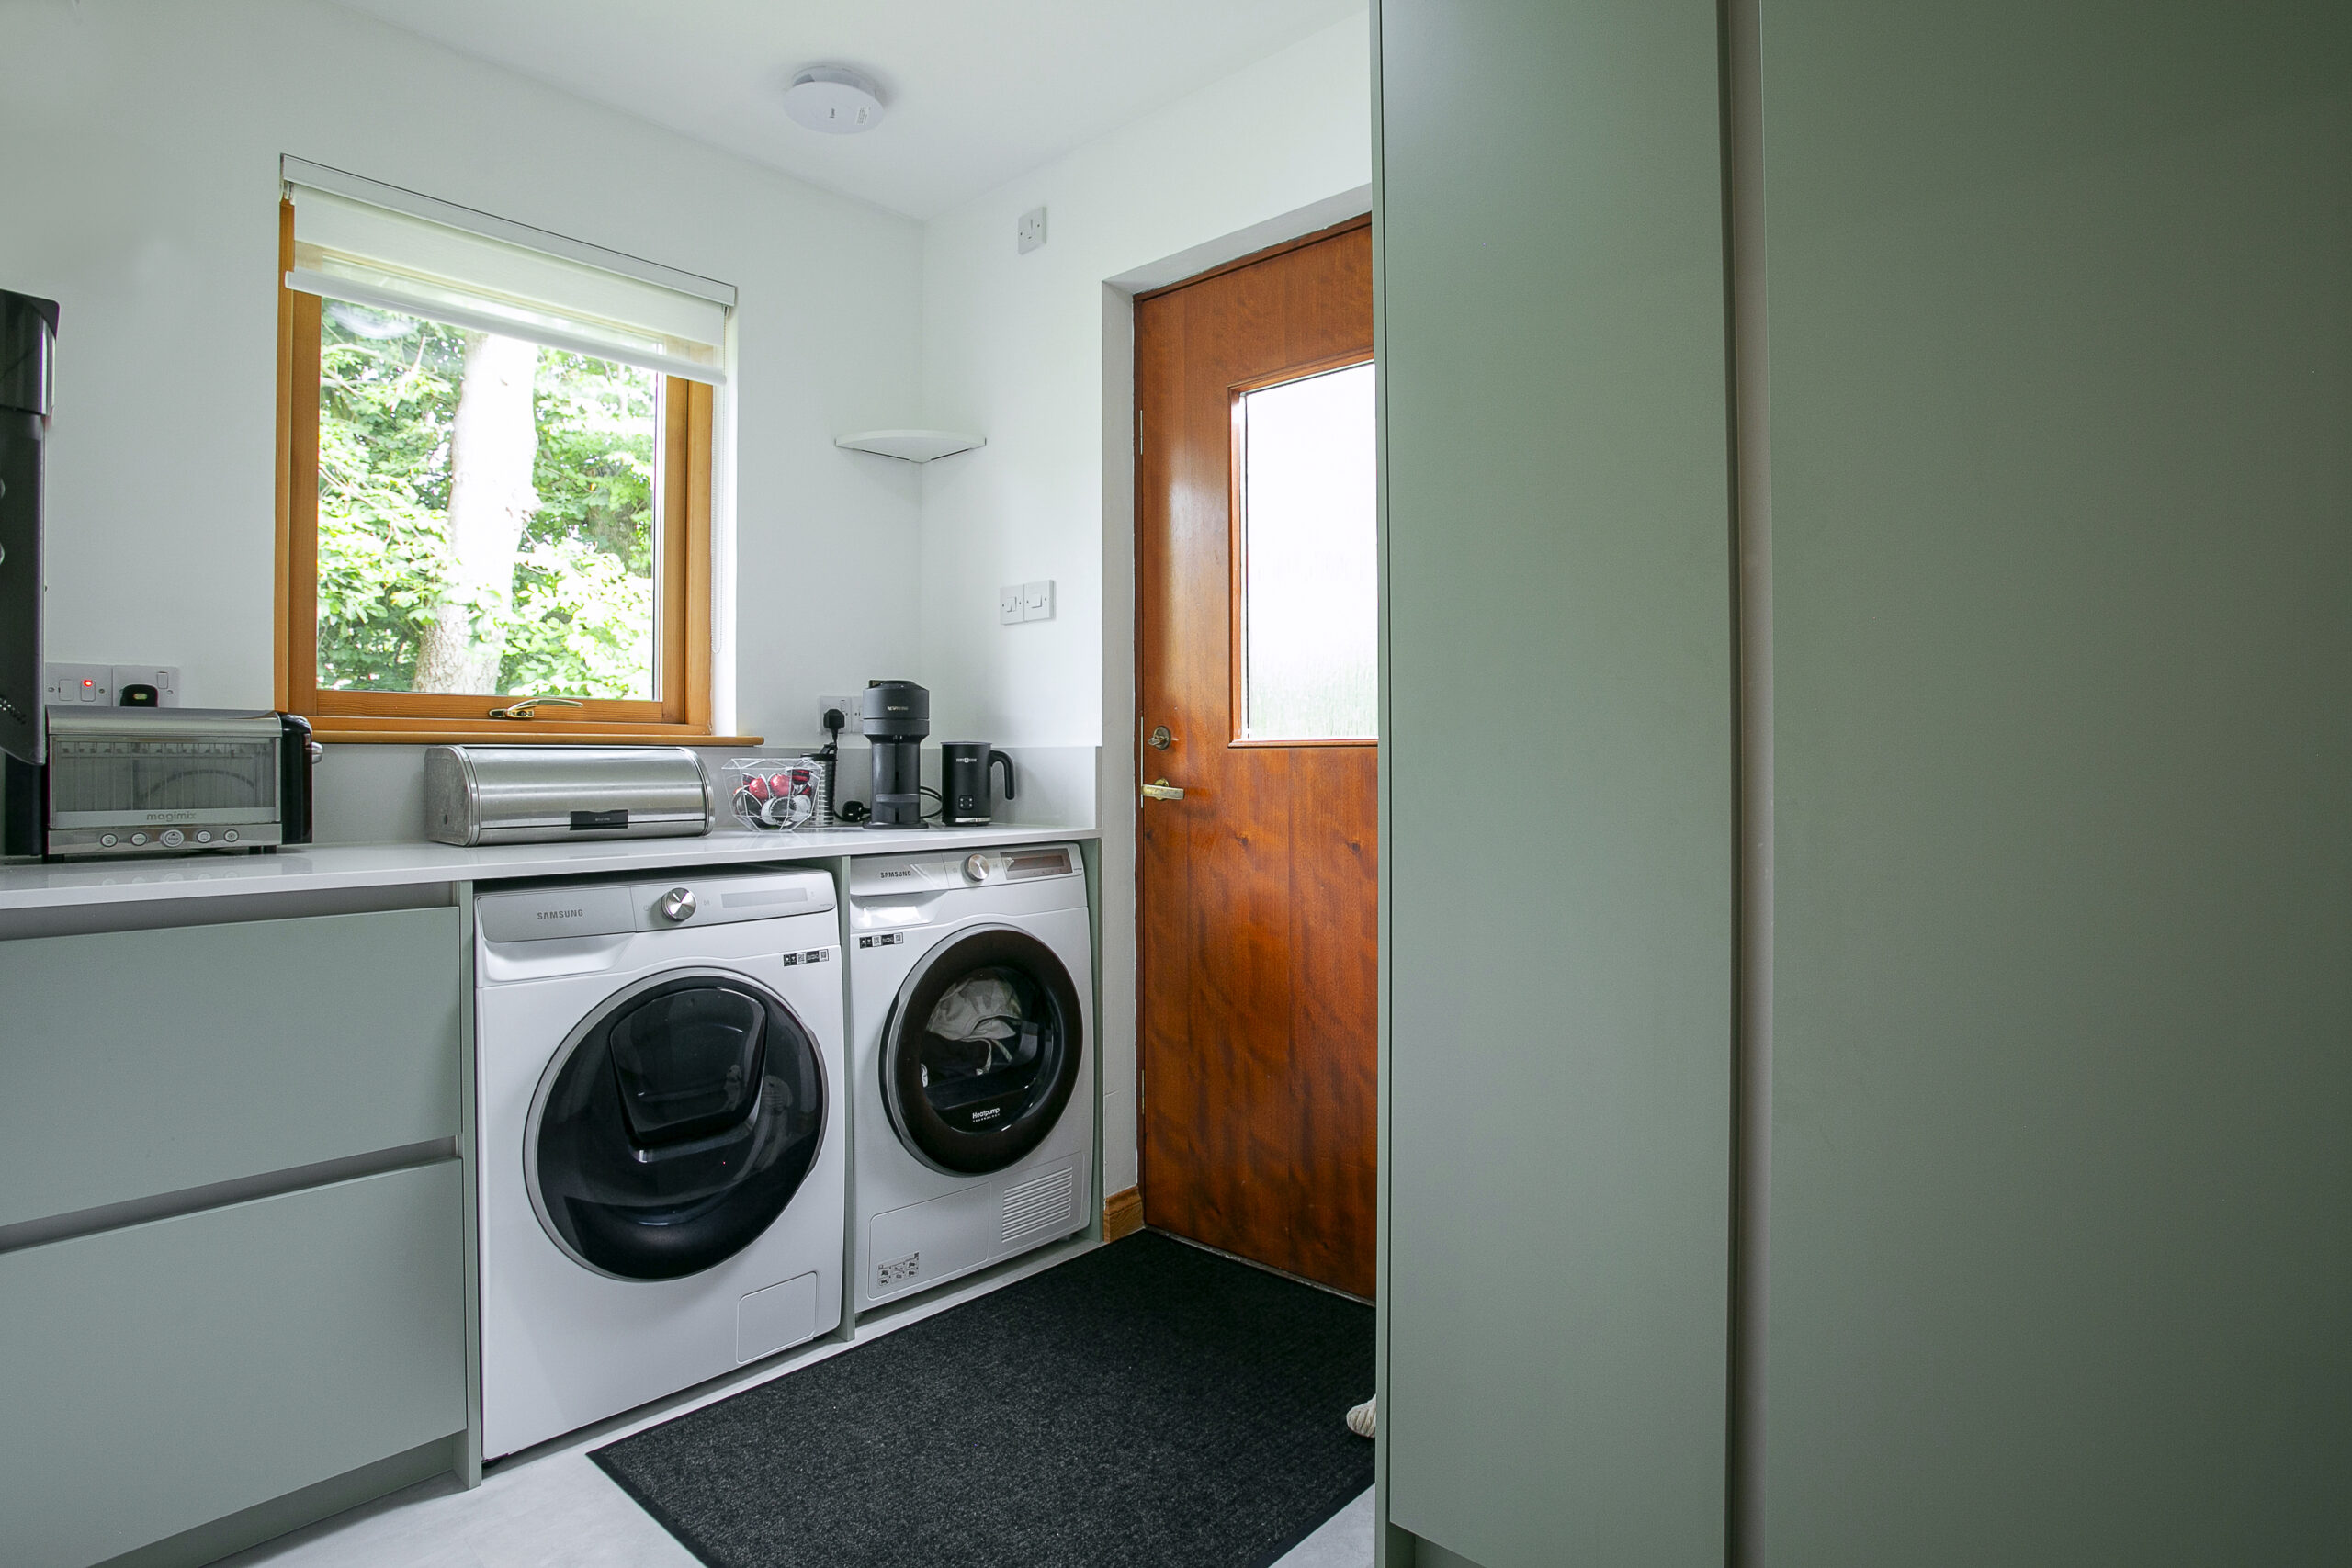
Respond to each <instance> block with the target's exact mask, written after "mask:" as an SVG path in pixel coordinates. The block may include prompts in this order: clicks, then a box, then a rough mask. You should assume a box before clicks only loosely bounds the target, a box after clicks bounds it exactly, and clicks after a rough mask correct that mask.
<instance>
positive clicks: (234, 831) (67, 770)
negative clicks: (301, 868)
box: [0, 704, 319, 860]
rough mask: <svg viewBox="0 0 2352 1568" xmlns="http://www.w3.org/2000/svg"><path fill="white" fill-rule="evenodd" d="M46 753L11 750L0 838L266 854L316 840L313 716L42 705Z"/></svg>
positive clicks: (96, 850)
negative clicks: (26, 755) (20, 755)
mask: <svg viewBox="0 0 2352 1568" xmlns="http://www.w3.org/2000/svg"><path fill="white" fill-rule="evenodd" d="M42 721H43V723H44V724H45V725H46V727H47V728H48V732H49V733H48V747H47V750H48V757H49V760H48V761H46V762H43V763H40V764H39V765H34V764H31V763H27V762H20V761H17V760H16V759H14V758H10V759H8V760H7V767H6V780H5V784H0V795H4V796H5V799H0V845H5V849H6V853H8V854H10V855H40V856H44V857H46V858H48V859H51V860H57V859H63V858H69V857H74V858H78V857H83V856H90V857H96V858H102V859H119V858H121V857H125V856H130V857H141V856H148V855H185V854H199V853H206V852H213V853H230V854H235V853H259V852H266V851H270V850H275V849H277V848H278V847H279V846H281V845H285V844H307V843H309V842H310V841H311V763H312V762H313V761H316V759H317V756H318V751H319V748H318V745H317V743H316V742H315V741H313V740H312V739H311V723H310V720H308V719H305V718H301V717H298V716H295V715H293V714H284V713H250V712H246V711H243V710H242V709H232V708H81V707H69V706H65V705H57V704H52V705H50V706H49V707H47V708H46V709H44V710H43V715H42Z"/></svg>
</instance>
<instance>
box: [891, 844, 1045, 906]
mask: <svg viewBox="0 0 2352 1568" xmlns="http://www.w3.org/2000/svg"><path fill="white" fill-rule="evenodd" d="M1084 870H1085V863H1084V862H1082V861H1081V860H1080V859H1079V854H1078V848H1077V846H1076V845H1074V844H1015V845H1013V846H1012V847H1011V848H1008V849H1000V850H980V851H977V852H973V853H971V854H963V855H939V856H923V857H920V858H918V857H913V856H908V857H903V858H900V857H893V858H889V859H870V860H869V859H863V858H861V859H859V860H855V861H853V862H851V863H850V874H849V890H850V893H851V895H852V896H853V897H865V898H874V897H889V896H891V895H893V894H907V893H939V892H944V891H946V890H948V889H951V888H962V887H990V886H1004V885H1005V884H1008V883H1015V882H1043V881H1047V880H1050V879H1052V878H1056V877H1065V876H1079V875H1082V874H1084Z"/></svg>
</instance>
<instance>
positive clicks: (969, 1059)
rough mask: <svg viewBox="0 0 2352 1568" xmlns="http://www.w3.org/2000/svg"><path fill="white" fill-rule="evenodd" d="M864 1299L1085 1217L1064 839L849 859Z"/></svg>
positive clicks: (1077, 973) (1081, 949)
mask: <svg viewBox="0 0 2352 1568" xmlns="http://www.w3.org/2000/svg"><path fill="white" fill-rule="evenodd" d="M849 942H850V951H849V976H850V1021H851V1029H852V1032H853V1033H854V1042H853V1044H852V1047H851V1052H850V1060H851V1074H852V1077H853V1079H854V1088H853V1089H852V1094H853V1095H854V1112H853V1114H854V1118H855V1127H856V1137H855V1139H854V1144H855V1149H856V1155H855V1161H854V1164H855V1167H856V1168H855V1171H854V1179H853V1181H852V1186H851V1192H852V1198H851V1213H850V1223H851V1228H852V1231H853V1233H854V1235H853V1237H852V1242H851V1252H852V1258H853V1264H852V1267H853V1269H854V1303H855V1305H856V1308H857V1310H859V1311H861V1312H863V1311H865V1310H866V1309H868V1308H871V1307H876V1306H881V1305H883V1304H885V1303H889V1302H892V1301H896V1300H899V1298H901V1297H904V1296H908V1295H910V1294H913V1293H914V1292H919V1291H922V1290H924V1289H925V1288H927V1287H929V1286H933V1285H937V1284H940V1283H942V1282H943V1281H944V1280H953V1279H955V1278H956V1277H957V1276H958V1275H962V1274H968V1273H970V1272H971V1271H972V1270H974V1269H979V1268H982V1267H984V1266H986V1265H988V1264H990V1263H994V1262H998V1261H1000V1260H1001V1259H1003V1258H1010V1257H1012V1256H1013V1255H1014V1254H1016V1253H1021V1252H1025V1251H1028V1250H1029V1249H1030V1248H1032V1247H1042V1246H1044V1245H1045V1244H1046V1243H1047V1242H1051V1241H1057V1240H1059V1239H1061V1238H1062V1237H1064V1236H1067V1235H1071V1234H1073V1233H1074V1232H1078V1231H1081V1230H1084V1229H1085V1228H1086V1226H1087V1222H1088V1218H1089V1216H1090V1214H1091V1212H1092V1210H1091V1205H1092V1203H1093V1199H1094V1100H1095V1088H1094V1061H1093V1052H1094V1043H1093V1035H1094V1028H1093V1024H1094V974H1093V931H1092V925H1091V921H1090V920H1089V919H1088V915H1087V897H1086V873H1085V867H1084V865H1083V863H1082V862H1081V861H1080V857H1079V852H1078V848H1077V846H1076V845H1074V844H1049V845H1040V846H1023V847H1019V848H1013V849H1004V850H987V851H983V852H979V853H977V854H962V853H947V854H933V855H899V856H889V857H877V858H874V859H864V858H861V859H858V860H854V861H853V862H851V863H850V872H849Z"/></svg>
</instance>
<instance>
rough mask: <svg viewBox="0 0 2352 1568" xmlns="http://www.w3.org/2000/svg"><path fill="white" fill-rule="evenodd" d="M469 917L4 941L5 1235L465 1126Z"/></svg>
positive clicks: (0, 992)
mask: <svg viewBox="0 0 2352 1568" xmlns="http://www.w3.org/2000/svg"><path fill="white" fill-rule="evenodd" d="M458 933H459V916H458V911H457V910H456V909H453V908H441V909H400V910H390V911H385V912H381V913H376V914H361V915H326V916H319V917H314V918H311V919H288V920H254V921H250V922H247V923H243V924H235V925H217V926H183V927H177V928H174V929H170V930H163V931H116V932H107V933H104V934H100V935H94V936H67V937H44V938H37V939H34V940H31V941H24V942H0V1085H5V1086H6V1093H5V1094H0V1225H9V1224H17V1223H19V1222H21V1221H25V1220H32V1219H40V1218H43V1217H46V1216H49V1215H53V1214H63V1213H74V1212H75V1211H77V1210H82V1209H91V1208H96V1207H99V1206H100V1205H103V1204H108V1203H119V1202H123V1201H128V1200H130V1199H135V1198H145V1197H152V1196H154V1195H156V1194H159V1193H165V1192H176V1191H180V1190H184V1189H187V1188H191V1187H201V1186H205V1185H207V1184H209V1183H211V1182H216V1181H228V1180H233V1179H237V1178H240V1177H248V1176H258V1175H262V1174H265V1173H266V1172H270V1171H275V1170H285V1169H288V1168H293V1167H297V1166H303V1165H311V1164H314V1163H316V1162H319V1161H322V1160H331V1159H339V1158H343V1157H345V1156H351V1155H358V1154H367V1153H369V1152H372V1151H374V1150H378V1149H388V1148H398V1147H401V1146H402V1145H409V1144H417V1143H424V1142H426V1141H429V1140H432V1139H436V1138H449V1137H454V1136H456V1135H457V1132H458V1004H459V962H460V957H461V953H460V945H461V944H460V939H459V934H458Z"/></svg>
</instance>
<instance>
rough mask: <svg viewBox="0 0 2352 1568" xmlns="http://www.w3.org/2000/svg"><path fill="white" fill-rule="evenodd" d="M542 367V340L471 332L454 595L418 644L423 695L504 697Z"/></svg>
mask: <svg viewBox="0 0 2352 1568" xmlns="http://www.w3.org/2000/svg"><path fill="white" fill-rule="evenodd" d="M538 364H539V349H538V345H537V344H532V343H526V342H524V341H522V340H521V339H519V338H510V337H500V336H498V335H496V334H494V333H467V334H466V347H465V372H464V380H463V381H462V383H461V384H460V386H459V388H458V408H457V413H456V415H455V417H454V420H453V422H452V426H451V433H450V442H449V446H450V453H449V461H450V479H449V535H448V538H449V560H448V570H447V575H446V577H445V579H444V581H445V583H446V584H447V588H446V592H447V599H446V600H445V601H444V603H443V604H442V605H441V609H440V612H439V614H438V615H436V616H435V620H434V623H433V625H432V626H429V627H428V628H426V631H425V634H424V643H423V646H422V647H421V648H420V649H419V650H418V654H417V660H416V690H418V691H420V692H454V693H471V692H481V693H487V694H498V693H499V689H498V668H499V665H500V663H501V661H502V660H503V659H504V658H505V654H506V615H507V611H508V607H509V605H510V604H511V602H512V599H513V597H514V592H515V555H516V552H517V550H518V549H519V547H521V544H522V540H523V526H524V525H525V524H526V522H527V521H529V519H530V515H531V513H533V512H535V511H537V509H538V504H539V498H538V492H537V490H536V489H534V488H533V486H532V483H531V470H532V466H533V464H534V463H535V462H536V461H537V457H538V448H539V434H538V424H537V418H536V416H535V411H534V408H533V402H532V395H533V389H534V385H535V382H536V381H537V373H538Z"/></svg>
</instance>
